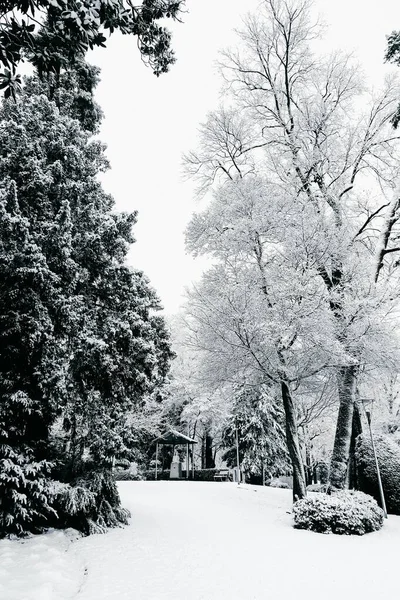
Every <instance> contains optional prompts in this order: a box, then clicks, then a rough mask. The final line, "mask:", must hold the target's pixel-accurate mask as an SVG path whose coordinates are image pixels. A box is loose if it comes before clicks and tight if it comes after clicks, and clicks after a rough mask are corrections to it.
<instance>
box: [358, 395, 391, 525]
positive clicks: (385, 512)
mask: <svg viewBox="0 0 400 600" xmlns="http://www.w3.org/2000/svg"><path fill="white" fill-rule="evenodd" d="M361 401H362V404H363V407H364V412H365V416H366V417H367V423H368V428H369V434H370V436H371V445H372V452H373V454H374V459H375V467H376V474H377V477H378V485H379V494H380V497H381V504H382V509H383V514H384V517H385V519H387V518H388V516H387V510H386V502H385V495H384V493H383V486H382V479H381V472H380V469H379V463H378V457H377V455H376V448H375V442H374V436H373V435H372V428H371V410H369V409H368V410H367V408H366V407H365V405H366V404H369V403H371V404H372V403H373V401H374V400H373V398H361Z"/></svg>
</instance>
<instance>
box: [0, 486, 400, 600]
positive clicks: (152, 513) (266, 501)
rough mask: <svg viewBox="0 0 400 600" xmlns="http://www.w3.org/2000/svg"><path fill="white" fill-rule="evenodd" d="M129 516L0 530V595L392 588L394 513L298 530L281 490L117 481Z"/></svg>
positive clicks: (135, 596)
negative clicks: (8, 534) (27, 532)
mask: <svg viewBox="0 0 400 600" xmlns="http://www.w3.org/2000/svg"><path fill="white" fill-rule="evenodd" d="M120 490H121V496H122V502H123V505H124V506H126V507H127V508H129V509H130V510H131V512H132V515H133V518H132V520H131V524H130V526H129V527H125V528H123V529H116V530H112V531H110V532H109V533H108V534H107V535H95V536H90V537H88V538H81V539H79V540H77V541H74V542H73V543H71V542H70V541H69V540H70V539H71V533H70V532H69V535H68V536H66V535H64V534H63V533H62V532H58V531H55V532H50V533H49V534H46V535H43V536H35V537H34V538H31V539H29V540H26V541H24V542H22V543H21V542H11V541H8V540H3V541H0V599H1V600H67V599H68V600H239V599H240V600H288V599H289V598H290V599H292V598H293V597H295V598H296V600H313V599H317V598H320V597H322V598H324V600H326V599H327V600H333V599H335V600H337V598H338V597H339V598H343V599H346V600H347V598H353V599H354V600H358V599H359V598H360V599H361V598H362V600H376V598H378V597H383V598H385V600H397V598H398V597H399V587H400V585H399V578H398V548H399V547H400V517H390V518H389V521H388V522H387V523H386V524H385V526H384V528H383V530H381V531H379V532H377V533H373V534H369V535H366V536H363V537H345V536H333V535H326V536H324V535H319V534H314V533H310V532H304V531H296V530H294V529H293V528H292V521H291V516H290V514H288V513H287V511H288V510H290V505H291V492H290V491H288V490H279V489H272V488H261V487H253V486H240V487H238V486H237V485H236V484H231V483H206V482H194V483H192V482H167V481H160V482H151V481H149V482H122V483H121V484H120Z"/></svg>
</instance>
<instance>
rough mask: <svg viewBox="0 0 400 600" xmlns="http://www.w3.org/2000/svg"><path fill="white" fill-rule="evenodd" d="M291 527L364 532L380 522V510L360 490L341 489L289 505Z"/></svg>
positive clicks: (326, 531) (323, 530) (381, 523)
mask: <svg viewBox="0 0 400 600" xmlns="http://www.w3.org/2000/svg"><path fill="white" fill-rule="evenodd" d="M293 513H294V526H295V527H296V528H297V529H308V530H310V531H316V532H317V533H337V534H340V535H343V534H344V535H364V533H369V532H371V531H377V530H378V529H380V528H381V527H382V525H383V511H382V509H381V508H379V506H378V504H377V503H376V501H375V500H374V499H373V498H372V497H371V496H367V495H366V494H363V493H362V492H350V491H341V492H336V493H335V494H332V495H331V496H328V495H327V494H320V495H318V496H314V497H312V498H303V499H302V500H298V501H297V502H295V504H294V505H293Z"/></svg>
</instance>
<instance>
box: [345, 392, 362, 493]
mask: <svg viewBox="0 0 400 600" xmlns="http://www.w3.org/2000/svg"><path fill="white" fill-rule="evenodd" d="M361 433H362V423H361V415H360V410H359V408H358V404H357V402H355V403H354V411H353V422H352V427H351V439H350V458H349V476H348V485H349V488H350V489H351V490H356V489H358V485H357V466H356V456H355V450H356V439H357V437H358V436H359V435H360V434H361Z"/></svg>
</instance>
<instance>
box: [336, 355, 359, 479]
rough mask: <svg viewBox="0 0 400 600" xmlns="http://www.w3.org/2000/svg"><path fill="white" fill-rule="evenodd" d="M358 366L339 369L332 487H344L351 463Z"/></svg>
mask: <svg viewBox="0 0 400 600" xmlns="http://www.w3.org/2000/svg"><path fill="white" fill-rule="evenodd" d="M356 372H357V367H355V366H349V367H341V368H340V369H339V370H338V374H337V381H338V392H339V413H338V419H337V425H336V433H335V442H334V445H333V453H332V459H331V469H330V477H329V484H330V487H331V488H332V489H340V490H341V489H344V487H345V485H346V475H347V467H348V464H349V455H350V442H351V432H352V422H353V412H354V400H355V391H356V381H357V377H356Z"/></svg>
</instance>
